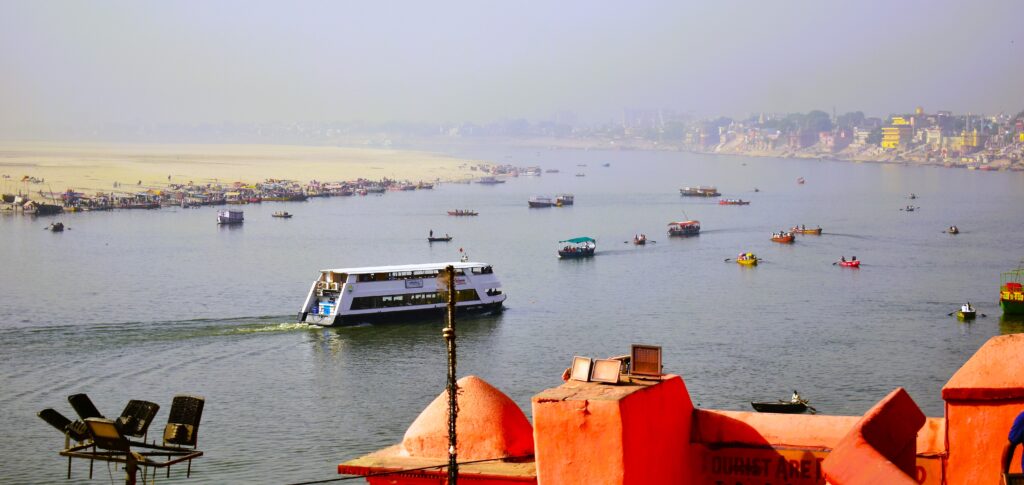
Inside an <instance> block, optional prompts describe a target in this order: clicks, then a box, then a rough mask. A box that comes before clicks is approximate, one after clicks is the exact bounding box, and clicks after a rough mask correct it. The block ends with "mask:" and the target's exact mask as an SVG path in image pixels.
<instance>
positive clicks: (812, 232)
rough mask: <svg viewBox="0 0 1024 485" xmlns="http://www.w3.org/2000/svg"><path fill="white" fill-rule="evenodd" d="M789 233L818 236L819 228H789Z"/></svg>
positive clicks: (819, 233)
mask: <svg viewBox="0 0 1024 485" xmlns="http://www.w3.org/2000/svg"><path fill="white" fill-rule="evenodd" d="M789 232H792V233H795V234H810V235H814V236H820V235H821V228H820V227H816V228H814V229H801V228H799V227H793V228H791V229H790V230H789Z"/></svg>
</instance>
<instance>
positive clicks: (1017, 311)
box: [999, 299, 1024, 315]
mask: <svg viewBox="0 0 1024 485" xmlns="http://www.w3.org/2000/svg"><path fill="white" fill-rule="evenodd" d="M999 308H1002V309H1003V315H1024V302H1021V301H1010V300H1002V299H1000V300H999Z"/></svg>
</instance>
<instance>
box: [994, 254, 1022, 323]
mask: <svg viewBox="0 0 1024 485" xmlns="http://www.w3.org/2000/svg"><path fill="white" fill-rule="evenodd" d="M1022 264H1024V263H1022ZM1000 280H1001V283H1000V286H999V306H1000V308H1002V309H1003V315H1024V291H1022V287H1021V283H1022V282H1024V266H1021V265H1018V266H1017V269H1015V270H1013V271H1007V272H1005V273H1003V274H1002V275H1001V277H1000Z"/></svg>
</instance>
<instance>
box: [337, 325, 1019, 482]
mask: <svg viewBox="0 0 1024 485" xmlns="http://www.w3.org/2000/svg"><path fill="white" fill-rule="evenodd" d="M1021 355H1024V334H1013V335H1005V336H1000V337H993V338H991V339H990V340H989V341H988V342H986V343H985V344H984V345H983V346H982V347H981V348H980V349H979V350H978V351H977V352H976V353H975V354H974V355H973V356H972V357H971V358H970V359H969V360H968V361H967V362H966V363H965V364H964V365H963V366H962V367H961V368H960V369H959V370H958V371H957V372H956V373H955V374H954V376H953V377H952V378H951V379H950V380H949V382H948V383H947V384H946V386H945V387H944V388H943V390H942V397H943V399H944V400H945V402H946V412H945V416H943V417H925V416H924V414H923V413H922V412H921V410H920V408H919V407H918V406H917V404H915V403H914V401H913V399H912V398H911V396H910V395H909V394H908V393H907V392H906V391H905V390H903V389H902V388H897V389H895V390H893V391H892V392H890V393H889V394H888V395H887V396H884V397H882V398H881V399H880V400H879V401H878V403H877V404H875V406H873V407H872V408H871V409H870V410H868V411H867V412H866V413H865V414H864V415H863V416H826V415H785V414H763V413H754V412H739V411H721V410H710V409H695V408H694V405H693V401H692V400H691V398H690V394H689V392H688V390H687V387H686V383H685V381H684V380H683V379H682V377H680V376H678V375H671V374H665V375H661V376H652V377H644V378H637V377H636V376H633V377H631V376H628V375H627V376H623V380H624V381H625V382H621V383H619V384H603V383H597V382H581V381H573V380H570V381H567V382H565V383H563V384H561V385H559V386H557V387H553V388H550V389H547V390H544V391H541V392H540V393H539V394H537V395H535V396H533V399H532V401H531V404H532V410H533V424H532V426H531V425H530V424H529V421H527V420H526V418H525V416H523V415H522V413H521V411H519V409H518V408H517V407H516V406H515V404H514V403H513V401H512V400H511V399H509V398H508V397H507V396H505V395H504V394H502V393H501V392H500V391H498V390H497V389H495V388H494V387H492V386H490V385H489V384H487V383H486V382H484V381H483V380H482V379H479V378H476V377H467V378H464V379H463V380H462V381H460V385H462V384H461V383H462V382H465V383H466V384H465V386H464V387H463V390H462V391H461V392H460V394H459V415H458V450H459V461H460V463H462V462H466V463H470V464H467V465H465V466H464V467H463V466H460V474H459V480H460V481H464V482H466V483H473V484H499V483H501V484H506V483H540V484H581V485H582V484H608V485H614V484H643V483H665V484H709V485H724V484H728V485H767V484H773V485H777V484H789V485H811V484H815V485H824V484H826V483H830V484H833V485H860V484H872V485H877V484H881V483H885V484H897V485H898V484H914V483H918V484H936V485H938V484H947V483H948V484H959V483H999V480H1000V469H999V466H1000V452H1001V451H1002V446H1003V445H1004V444H1005V443H1006V436H1007V434H1008V432H1009V428H1010V425H1011V424H1012V422H1013V418H1014V417H1015V416H1016V415H1017V414H1018V413H1020V412H1021V411H1024V374H1022V373H1021V372H1019V370H1018V366H1017V363H1018V362H1019V359H1020V356H1021ZM445 399H446V395H445V394H443V393H442V395H441V396H439V397H438V399H437V400H435V402H434V403H431V405H430V406H429V407H428V408H427V409H426V410H424V412H423V413H422V414H421V415H420V417H419V418H417V420H416V422H414V423H413V425H412V426H411V427H410V428H409V430H408V431H407V432H406V435H405V439H404V440H403V442H402V443H400V444H397V445H394V446H392V447H389V448H385V449H384V450H381V451H378V452H375V453H372V454H370V455H366V456H364V457H361V458H357V459H355V460H351V461H348V462H345V463H342V464H341V465H339V466H338V472H339V473H342V474H351V475H369V474H381V473H384V475H376V476H373V477H368V478H367V482H368V483H371V484H384V483H387V484H426V483H431V484H437V483H445V481H446V479H445V470H444V467H445V465H446V463H447V461H446V460H447V457H448V455H447V434H446V432H447V429H446V428H445V427H444V426H443V423H444V421H445V419H444V418H445V414H444V409H443V401H444V400H445ZM439 402H440V403H441V404H442V405H438V403H439ZM464 420H465V421H464ZM527 438H529V440H528V439H527ZM527 441H529V442H527ZM481 460H486V461H481ZM471 462H477V463H471ZM423 467H431V468H429V469H423ZM1019 467H1020V450H1018V451H1017V454H1015V456H1014V457H1013V462H1012V465H1011V469H1010V471H1011V473H1021V470H1020V469H1019ZM413 469H418V470H413Z"/></svg>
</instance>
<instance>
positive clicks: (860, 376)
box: [0, 148, 1024, 484]
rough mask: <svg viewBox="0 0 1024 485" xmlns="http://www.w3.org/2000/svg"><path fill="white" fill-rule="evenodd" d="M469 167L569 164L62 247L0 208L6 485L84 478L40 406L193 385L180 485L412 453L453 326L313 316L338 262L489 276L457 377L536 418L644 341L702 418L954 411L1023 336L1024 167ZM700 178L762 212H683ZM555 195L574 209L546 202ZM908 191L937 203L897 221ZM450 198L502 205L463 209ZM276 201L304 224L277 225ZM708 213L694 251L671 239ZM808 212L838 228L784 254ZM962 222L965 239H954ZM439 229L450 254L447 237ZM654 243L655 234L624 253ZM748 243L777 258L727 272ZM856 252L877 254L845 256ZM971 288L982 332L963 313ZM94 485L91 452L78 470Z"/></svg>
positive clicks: (805, 163)
mask: <svg viewBox="0 0 1024 485" xmlns="http://www.w3.org/2000/svg"><path fill="white" fill-rule="evenodd" d="M457 155H461V156H473V157H477V158H481V159H484V160H491V161H494V162H497V163H514V164H516V165H519V166H528V165H540V166H542V167H543V168H545V169H552V168H557V169H559V170H560V173H557V174H552V173H545V174H544V175H543V176H541V177H519V178H516V179H511V180H509V182H508V183H506V184H502V185H496V186H485V185H478V184H472V185H459V184H449V185H439V186H437V187H436V188H435V189H434V190H433V191H415V192H390V193H387V194H386V195H384V196H372V195H371V196H368V197H350V198H329V199H311V200H310V201H309V202H306V203H264V204H253V205H247V206H244V207H242V209H243V210H244V211H245V218H246V222H245V224H244V225H242V226H239V227H218V226H217V225H216V224H215V213H216V210H217V209H218V208H216V207H205V208H200V209H187V210H183V209H174V208H170V209H161V210H158V211H115V212H108V213H102V212H98V213H81V214H66V215H63V216H61V217H59V218H58V219H59V220H63V221H64V222H65V224H66V225H67V226H68V228H69V229H70V230H67V231H65V232H64V233H51V232H49V231H45V230H43V229H44V227H45V226H46V225H47V224H49V223H50V222H51V221H52V220H53V219H51V218H38V219H33V218H30V217H20V216H9V215H6V216H3V217H0V247H2V248H3V251H2V252H0V268H2V280H0V281H2V282H0V355H2V356H3V363H2V364H0V389H2V390H3V392H2V393H0V409H2V412H0V429H3V430H4V432H3V435H4V439H2V440H0V454H2V456H4V459H3V464H2V467H0V477H2V479H0V480H2V481H4V482H10V483H29V482H36V483H53V482H62V481H63V479H64V473H65V466H66V461H64V460H63V459H62V458H60V457H59V456H58V455H57V450H58V449H59V448H60V447H61V445H62V444H63V438H62V437H61V436H60V435H59V434H58V433H56V432H55V431H54V430H53V429H52V428H50V427H49V426H48V425H46V424H45V423H44V422H43V421H41V420H40V419H38V418H36V417H35V413H36V412H38V411H39V410H41V409H43V408H46V407H54V408H56V409H57V410H58V411H60V412H62V413H64V414H65V415H68V416H71V415H73V414H74V413H73V411H72V410H71V407H70V406H69V405H68V403H67V400H66V397H67V396H68V395H69V394H73V393H77V392H86V393H88V394H89V395H90V396H91V397H92V399H93V401H94V402H95V403H96V405H97V406H98V407H99V409H100V411H101V412H103V413H104V414H105V415H107V416H116V415H118V414H119V413H120V411H121V409H122V408H123V406H124V404H125V403H126V402H127V401H128V400H129V399H144V400H149V401H154V402H156V403H159V404H160V405H161V407H162V409H161V411H160V413H159V414H158V415H157V418H156V421H155V423H154V424H153V426H152V428H151V429H150V439H153V438H155V437H159V436H160V433H161V431H162V429H163V424H164V423H165V422H166V419H167V412H168V410H169V408H170V403H171V398H172V397H173V396H174V395H175V394H179V393H193V394H199V395H202V396H205V397H206V399H207V402H206V409H205V412H204V416H203V421H202V425H201V427H200V432H199V448H200V449H201V450H203V451H205V452H206V456H205V457H203V458H201V459H199V460H198V461H196V462H195V463H193V465H192V478H191V479H189V480H185V478H184V469H185V467H184V466H177V467H175V468H172V481H174V482H180V483H191V484H199V483H228V482H235V483H238V482H259V483H285V482H296V481H302V480H316V479H326V478H333V477H336V475H335V473H336V466H337V464H338V463H339V462H341V461H343V460H346V459H350V458H353V457H356V456H358V455H361V454H364V453H367V452H371V451H374V450H377V449H379V448H382V447H384V446H387V445H391V444H394V443H397V442H399V441H400V440H401V438H402V434H403V433H404V431H405V429H406V427H407V426H408V425H409V424H410V423H411V422H412V420H413V419H414V418H415V417H416V416H417V414H418V413H419V412H420V411H421V410H422V409H423V408H424V407H425V406H426V405H427V404H428V403H429V402H430V401H431V400H432V399H433V398H434V397H435V396H436V395H437V394H439V393H440V392H441V391H442V390H443V387H444V382H445V371H446V370H445V352H444V341H443V339H442V337H441V328H442V327H443V324H442V322H441V321H432V322H421V323H408V324H394V325H385V324H381V325H363V326H357V327H351V328H331V329H320V328H312V327H306V326H303V325H297V324H294V323H292V322H293V321H294V319H295V314H296V312H297V311H298V309H299V306H300V304H301V303H302V301H303V299H304V297H305V294H306V292H307V291H308V290H309V287H310V284H311V282H312V281H313V279H314V278H315V277H316V276H317V272H318V270H320V269H323V268H331V267H349V266H370V265H387V264H406V263H426V262H440V261H455V260H458V258H459V253H458V249H459V248H464V249H465V250H466V251H467V252H468V254H469V256H470V258H471V260H474V261H483V262H487V263H491V264H493V265H494V269H495V273H496V274H497V275H498V277H499V278H500V279H501V280H502V282H503V284H504V288H503V289H504V291H505V293H506V294H507V295H508V300H507V302H506V307H507V309H506V311H505V312H504V313H503V314H501V315H497V316H487V317H477V318H462V319H460V320H459V322H458V329H457V331H458V351H459V360H458V364H459V367H458V372H459V375H462V376H464V375H468V374H475V375H478V376H480V377H482V378H484V379H486V380H487V381H489V382H490V383H492V384H494V385H495V386H497V387H498V388H499V389H501V390H502V391H504V392H505V393H507V394H508V395H509V396H511V397H512V398H513V399H514V400H515V401H516V402H517V403H519V405H520V406H521V407H522V408H523V409H524V411H526V412H527V414H528V415H529V410H530V409H529V406H530V404H529V402H530V397H531V396H532V395H533V394H535V393H537V392H539V391H541V390H543V389H545V388H547V387H551V386H556V385H558V384H560V383H561V381H560V375H561V373H562V370H563V369H565V368H566V367H567V366H568V365H569V363H570V360H571V359H572V357H573V355H585V356H593V357H606V356H610V355H618V354H623V353H627V352H628V350H629V345H630V344H631V343H650V344H656V345H661V346H663V348H664V363H665V370H666V371H667V372H672V373H678V374H681V375H682V376H683V377H684V379H686V383H687V386H688V388H689V390H690V393H691V395H692V397H693V400H694V402H695V403H698V404H699V405H700V406H701V407H705V408H718V409H731V410H750V405H749V401H751V400H762V399H776V398H785V397H788V396H789V394H790V393H791V392H792V391H793V390H794V389H797V390H799V391H800V393H801V394H802V395H804V396H805V397H806V398H808V399H810V400H811V403H812V405H814V406H815V407H816V408H817V409H818V410H819V411H820V412H822V413H826V414H860V413H863V412H864V411H865V410H867V409H868V408H869V407H870V406H871V405H872V404H874V403H875V402H876V401H877V400H879V399H880V398H882V397H883V396H884V395H885V394H886V393H888V392H889V391H891V390H892V389H893V388H895V387H897V386H904V387H906V388H907V390H908V391H909V392H910V394H911V396H912V397H913V398H914V399H915V400H916V401H917V403H918V404H919V405H920V406H921V407H922V408H923V409H924V411H925V413H926V414H928V415H929V416H941V415H942V412H943V405H942V400H941V397H940V389H941V388H942V385H943V384H944V383H945V382H946V381H947V380H948V379H949V377H950V376H951V375H952V374H953V372H955V371H956V369H957V368H959V366H960V365H961V364H962V363H963V362H964V361H965V360H966V359H967V358H968V357H969V356H970V355H971V354H972V353H973V352H974V351H975V350H976V349H977V348H978V347H979V346H980V345H981V344H982V343H983V342H984V341H985V340H986V339H988V338H989V337H991V336H993V335H998V334H1000V333H1008V332H1021V331H1024V324H1021V323H1017V322H1004V321H1002V319H1001V318H1000V311H999V308H998V305H997V303H996V302H997V298H998V285H999V273H1000V272H1002V271H1007V270H1010V269H1013V268H1015V267H1016V266H1017V263H1018V261H1019V260H1020V259H1021V258H1022V257H1024V240H1022V238H1021V227H1022V223H1024V211H1022V210H1021V208H1022V207H1024V190H1022V187H1024V174H1021V173H986V172H974V171H966V170H952V169H943V168H934V167H905V166H897V165H874V164H852V163H840V162H828V161H812V160H775V159H745V158H731V157H713V156H705V155H693V154H686V153H672V152H664V153H660V152H592V151H591V152H586V151H568V150H565V151H541V152H536V151H535V150H532V149H530V150H522V149H519V150H516V149H505V148H480V149H476V150H466V149H462V150H461V153H457ZM603 163H610V164H611V166H610V167H602V166H601V165H602V164H603ZM578 164H586V165H587V166H585V167H581V166H577V165H578ZM577 172H579V173H584V174H585V175H586V176H585V177H576V176H574V175H575V174H576V173H577ZM392 175H397V176H399V177H400V176H401V174H381V176H392ZM300 176H301V177H303V178H317V177H316V174H302V175H300ZM798 177H804V178H805V179H806V181H807V183H806V184H805V185H798V184H797V183H796V179H797V178H798ZM698 184H707V185H717V186H718V188H719V190H720V191H721V192H722V193H723V196H724V197H734V198H743V199H745V200H750V201H752V203H751V205H749V206H719V205H717V204H716V200H715V199H698V198H688V197H687V198H684V197H680V195H679V188H680V187H682V186H685V185H698ZM755 187H758V188H759V189H760V192H757V193H755V192H754V188H755ZM54 189H59V188H58V187H54ZM559 192H571V193H574V194H575V195H576V205H575V206H573V207H566V208H550V209H528V208H527V204H526V201H527V199H528V198H529V197H530V196H532V195H551V196H553V195H554V194H555V193H559ZM911 192H913V193H916V194H917V195H918V197H919V198H918V199H917V200H908V199H907V196H908V194H910V193H911ZM908 204H914V205H915V206H920V207H921V209H920V210H917V211H914V212H905V211H901V210H900V208H903V207H906V206H907V205H908ZM455 208H464V209H473V210H477V211H479V213H480V215H479V216H478V217H449V216H447V215H446V211H447V210H450V209H455ZM278 210H287V211H289V212H292V213H293V214H295V217H293V218H292V219H288V220H282V219H274V218H271V216H270V215H271V213H272V212H274V211H278ZM687 218H690V219H698V220H700V221H701V224H702V226H703V230H702V232H701V235H700V236H698V237H693V238H672V239H670V238H668V237H667V236H666V233H665V230H666V224H667V223H668V222H670V221H674V220H685V219H687ZM794 224H806V225H807V226H808V227H812V226H817V225H819V224H820V225H821V227H823V228H824V231H825V233H824V234H823V235H822V236H819V237H816V236H798V238H797V241H796V243H795V244H793V245H781V244H777V243H773V242H771V241H770V240H769V236H770V233H771V232H772V231H776V230H779V229H783V228H789V227H791V226H793V225H794ZM953 224H955V225H957V226H959V228H960V229H961V231H962V233H961V234H959V235H956V236H953V235H949V234H945V233H944V232H943V231H944V230H945V229H946V228H947V227H949V226H950V225H953ZM430 229H433V230H434V232H435V234H437V233H440V234H444V233H448V234H451V235H452V236H454V238H455V239H454V241H452V242H450V243H434V244H432V245H430V244H427V241H426V236H427V232H428V230H430ZM637 233H646V234H647V235H648V237H649V239H650V240H652V241H651V243H649V244H648V245H647V246H646V247H637V246H634V245H632V244H626V243H624V241H627V240H631V239H632V237H633V235H634V234H637ZM574 236H592V237H594V238H596V239H597V240H598V254H597V256H596V257H595V258H593V259H590V260H582V261H579V260H577V261H560V260H559V259H558V258H557V256H556V254H555V251H556V250H557V248H558V243H557V242H558V241H559V240H560V239H566V238H570V237H574ZM741 251H751V252H754V253H756V254H757V255H758V256H760V257H762V258H764V259H765V262H764V263H763V264H761V265H760V266H758V267H756V268H746V267H740V266H738V265H737V264H735V263H732V262H728V263H727V262H724V261H723V260H724V259H726V258H732V257H735V256H736V255H737V254H738V253H739V252H741ZM843 255H845V256H846V257H848V258H849V257H850V256H853V255H855V256H857V258H858V259H860V260H862V261H863V265H862V267H861V268H860V269H859V270H854V269H847V268H840V267H837V266H833V265H832V263H833V262H834V261H837V260H838V259H839V257H840V256H843ZM964 300H969V301H970V302H971V303H972V304H974V305H975V306H976V307H977V308H978V311H979V312H980V313H985V314H987V315H988V317H987V318H979V319H978V320H977V321H976V322H974V323H970V324H963V323H958V322H957V321H956V319H955V318H953V317H949V316H947V314H948V313H950V312H952V311H954V310H956V308H957V306H958V305H959V304H961V303H962V302H963V301H964ZM104 468H106V465H105V464H101V463H98V464H97V465H96V472H95V473H96V477H97V478H98V479H102V480H101V481H105V480H108V479H109V477H108V470H104ZM110 472H111V473H112V474H113V476H114V477H115V478H117V477H120V474H119V472H117V471H116V470H112V469H111V471H110ZM87 473H88V466H87V465H86V464H85V463H84V462H76V463H75V465H74V467H73V477H74V478H75V480H74V481H73V483H74V482H78V481H81V482H86V481H87V480H86V476H87ZM162 476H163V475H162V474H161V479H160V480H158V481H166V480H164V479H162Z"/></svg>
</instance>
